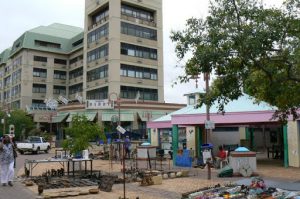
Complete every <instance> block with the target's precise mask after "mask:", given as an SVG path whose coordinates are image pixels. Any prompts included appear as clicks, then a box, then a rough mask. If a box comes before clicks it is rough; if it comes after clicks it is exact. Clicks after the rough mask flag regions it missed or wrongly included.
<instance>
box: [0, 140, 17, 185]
mask: <svg viewBox="0 0 300 199" xmlns="http://www.w3.org/2000/svg"><path fill="white" fill-rule="evenodd" d="M13 151H14V149H13V144H12V141H11V139H10V137H9V136H8V135H5V136H4V137H3V142H2V144H1V146H0V164H1V183H2V186H6V185H7V184H8V185H9V186H13V184H12V180H13V178H14V152H13Z"/></svg>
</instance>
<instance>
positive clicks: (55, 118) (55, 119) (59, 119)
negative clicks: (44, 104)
mask: <svg viewBox="0 0 300 199" xmlns="http://www.w3.org/2000/svg"><path fill="white" fill-rule="evenodd" d="M68 115H69V113H59V114H58V115H56V116H53V117H52V120H51V123H61V122H62V121H63V120H64V119H66V117H68Z"/></svg>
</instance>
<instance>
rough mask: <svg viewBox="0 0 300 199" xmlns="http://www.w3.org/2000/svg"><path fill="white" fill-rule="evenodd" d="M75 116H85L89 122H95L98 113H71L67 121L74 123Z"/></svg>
mask: <svg viewBox="0 0 300 199" xmlns="http://www.w3.org/2000/svg"><path fill="white" fill-rule="evenodd" d="M74 115H80V116H81V115H85V116H86V117H87V119H88V121H94V119H95V117H96V115H97V112H71V113H70V115H69V117H68V119H67V122H71V121H72V117H73V116H74Z"/></svg>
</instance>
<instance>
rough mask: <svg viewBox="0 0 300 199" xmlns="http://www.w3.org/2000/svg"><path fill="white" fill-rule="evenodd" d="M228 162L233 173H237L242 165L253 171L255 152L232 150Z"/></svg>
mask: <svg viewBox="0 0 300 199" xmlns="http://www.w3.org/2000/svg"><path fill="white" fill-rule="evenodd" d="M229 164H230V166H231V167H232V169H233V174H239V173H240V169H241V168H242V167H245V168H247V167H250V168H251V170H252V171H253V172H256V153H255V152H252V151H247V152H237V151H232V152H231V153H230V156H229Z"/></svg>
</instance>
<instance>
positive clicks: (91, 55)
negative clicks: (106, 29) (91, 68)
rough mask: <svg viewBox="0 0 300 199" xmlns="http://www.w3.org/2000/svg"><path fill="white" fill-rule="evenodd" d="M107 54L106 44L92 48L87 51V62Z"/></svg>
mask: <svg viewBox="0 0 300 199" xmlns="http://www.w3.org/2000/svg"><path fill="white" fill-rule="evenodd" d="M107 55H108V44H106V45H103V46H101V47H99V48H96V49H95V50H92V51H90V52H88V53H87V62H88V63H89V62H92V61H95V60H97V59H101V58H103V57H106V56H107Z"/></svg>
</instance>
